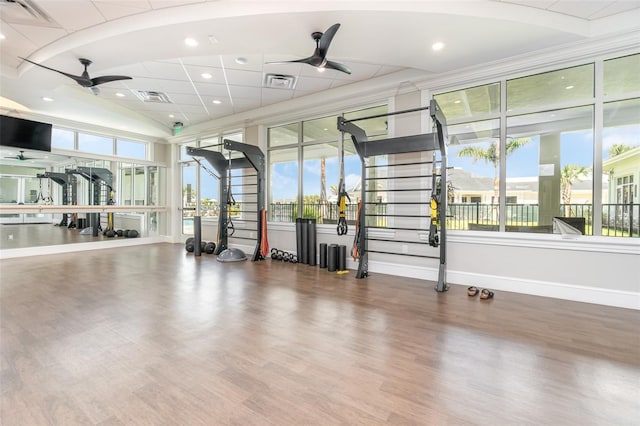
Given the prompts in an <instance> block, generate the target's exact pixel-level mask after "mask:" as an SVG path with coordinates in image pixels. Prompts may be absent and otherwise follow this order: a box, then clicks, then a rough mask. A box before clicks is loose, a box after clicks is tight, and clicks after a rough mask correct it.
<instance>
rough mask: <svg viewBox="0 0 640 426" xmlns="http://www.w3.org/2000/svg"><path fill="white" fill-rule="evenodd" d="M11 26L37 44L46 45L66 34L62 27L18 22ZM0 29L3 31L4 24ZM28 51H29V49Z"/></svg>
mask: <svg viewBox="0 0 640 426" xmlns="http://www.w3.org/2000/svg"><path fill="white" fill-rule="evenodd" d="M11 27H13V28H14V29H15V30H16V31H18V32H19V33H20V34H22V35H23V36H24V37H25V38H27V39H29V40H30V41H32V42H33V43H35V44H37V45H38V46H43V45H47V44H49V43H51V42H54V41H56V40H57V39H59V38H60V37H64V36H66V35H67V32H66V31H65V30H63V29H62V28H54V27H37V26H32V25H20V24H12V25H11ZM2 30H3V32H4V31H5V28H4V26H3V28H2ZM5 35H6V34H5ZM2 48H3V49H4V46H2ZM28 52H29V53H31V51H30V50H29V51H28ZM29 53H27V52H25V55H28V54H29Z"/></svg>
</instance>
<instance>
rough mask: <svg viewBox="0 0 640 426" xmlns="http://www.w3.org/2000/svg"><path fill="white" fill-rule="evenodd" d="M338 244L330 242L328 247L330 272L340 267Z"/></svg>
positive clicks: (328, 267) (328, 268)
mask: <svg viewBox="0 0 640 426" xmlns="http://www.w3.org/2000/svg"><path fill="white" fill-rule="evenodd" d="M337 257H338V246H337V245H336V244H330V245H329V247H328V248H327V270H328V271H329V272H335V271H336V269H337V268H338V259H337Z"/></svg>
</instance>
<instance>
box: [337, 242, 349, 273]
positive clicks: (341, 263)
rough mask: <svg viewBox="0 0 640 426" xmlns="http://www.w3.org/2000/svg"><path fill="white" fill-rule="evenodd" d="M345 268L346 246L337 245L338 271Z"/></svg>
mask: <svg viewBox="0 0 640 426" xmlns="http://www.w3.org/2000/svg"><path fill="white" fill-rule="evenodd" d="M346 269H347V246H338V271H345V270H346Z"/></svg>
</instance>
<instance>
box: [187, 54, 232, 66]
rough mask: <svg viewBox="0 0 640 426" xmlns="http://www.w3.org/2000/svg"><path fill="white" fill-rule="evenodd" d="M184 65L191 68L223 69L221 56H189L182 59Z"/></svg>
mask: <svg viewBox="0 0 640 426" xmlns="http://www.w3.org/2000/svg"><path fill="white" fill-rule="evenodd" d="M182 63H183V64H185V65H189V66H197V67H208V68H221V67H222V64H221V63H220V56H218V55H208V56H188V57H186V58H183V59H182Z"/></svg>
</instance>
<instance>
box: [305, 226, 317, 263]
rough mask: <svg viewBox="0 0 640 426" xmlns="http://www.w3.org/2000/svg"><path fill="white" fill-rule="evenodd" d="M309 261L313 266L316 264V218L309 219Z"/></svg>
mask: <svg viewBox="0 0 640 426" xmlns="http://www.w3.org/2000/svg"><path fill="white" fill-rule="evenodd" d="M307 250H308V253H307V262H308V263H309V265H311V266H316V261H317V256H316V220H315V219H307Z"/></svg>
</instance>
